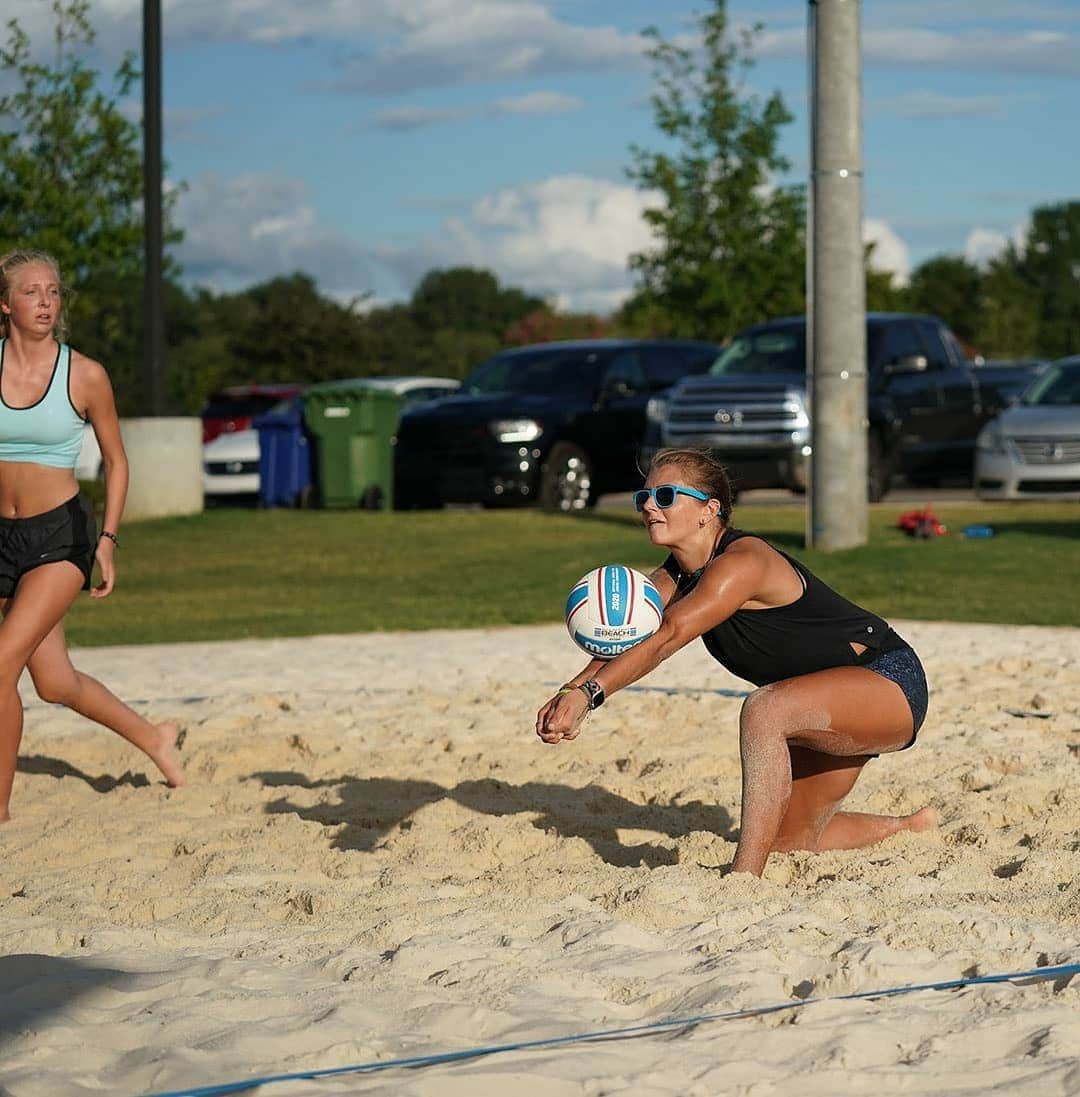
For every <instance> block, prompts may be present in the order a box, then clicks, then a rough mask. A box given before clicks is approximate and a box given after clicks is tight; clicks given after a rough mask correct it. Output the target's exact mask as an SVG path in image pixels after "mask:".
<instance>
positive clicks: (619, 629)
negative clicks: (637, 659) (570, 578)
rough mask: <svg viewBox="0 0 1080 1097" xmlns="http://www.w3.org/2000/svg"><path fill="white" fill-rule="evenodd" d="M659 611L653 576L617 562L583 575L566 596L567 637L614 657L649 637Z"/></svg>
mask: <svg viewBox="0 0 1080 1097" xmlns="http://www.w3.org/2000/svg"><path fill="white" fill-rule="evenodd" d="M663 614H664V602H663V599H662V598H661V597H660V592H659V591H658V590H657V589H656V587H655V585H654V584H653V582H652V580H651V579H650V578H649V577H648V576H647V575H644V574H643V573H642V572H640V571H636V570H635V569H634V568H628V567H623V566H622V565H620V564H608V565H606V566H604V567H600V568H595V569H594V570H593V571H590V572H589V573H588V574H587V575H583V576H582V577H581V579H579V580H578V582H577V583H575V584H574V589H573V590H571V591H570V596H569V597H568V598H567V599H566V627H567V629H568V631H569V632H570V638H571V639H572V640H573V641H574V643H575V644H577V646H578V647H579V648H581V650H582V651H584V652H585V653H586V654H588V655H591V656H593V657H594V658H597V659H614V658H615V656H616V655H619V654H621V653H622V652H624V651H626V650H627V648H632V647H633V646H634V645H635V644H640V643H641V641H642V640H647V639H648V638H649V637H650V636H652V634H653V633H654V632H655V631H656V630H657V628H658V627H659V625H660V620H661V618H662V617H663Z"/></svg>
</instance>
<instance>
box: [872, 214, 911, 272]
mask: <svg viewBox="0 0 1080 1097" xmlns="http://www.w3.org/2000/svg"><path fill="white" fill-rule="evenodd" d="M862 238H863V243H864V244H873V245H874V250H873V252H872V253H871V255H870V266H871V267H873V269H874V270H878V271H887V272H889V273H891V274H892V276H893V282H894V283H895V284H896V285H898V286H906V285H907V283H908V281H909V279H910V278H911V256H910V254H909V253H908V246H907V244H905V243H904V241H903V240H902V239H901V238H900V237H899V236H898V235H897V234H896V232H895V231H894V230H893V228H892V226H891V225H890V224H889V223H888V222H887V221H881V220H877V219H875V218H872V217H868V218H867V219H866V220H865V221H863V231H862Z"/></svg>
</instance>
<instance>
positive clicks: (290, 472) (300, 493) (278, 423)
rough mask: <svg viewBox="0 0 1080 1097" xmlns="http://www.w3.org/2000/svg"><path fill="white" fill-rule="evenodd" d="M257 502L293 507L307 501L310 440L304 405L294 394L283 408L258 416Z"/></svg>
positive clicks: (309, 480)
mask: <svg viewBox="0 0 1080 1097" xmlns="http://www.w3.org/2000/svg"><path fill="white" fill-rule="evenodd" d="M252 426H254V427H255V429H256V430H257V431H258V432H259V502H261V503H262V505H263V506H264V507H296V506H300V505H302V504H304V503H307V502H309V501H310V495H311V491H312V462H311V439H310V438H309V436H308V430H307V426H306V425H305V423H304V405H303V400H302V398H301V397H299V396H296V397H294V398H293V399H292V400H290V401H289V403H288V404H287V405H285V406H284V407H283V406H281V405H279V406H278V407H277V408H276V409H275V410H274V411H268V412H267V413H266V414H265V415H260V416H258V417H257V418H256V419H255V421H254V422H253V423H252Z"/></svg>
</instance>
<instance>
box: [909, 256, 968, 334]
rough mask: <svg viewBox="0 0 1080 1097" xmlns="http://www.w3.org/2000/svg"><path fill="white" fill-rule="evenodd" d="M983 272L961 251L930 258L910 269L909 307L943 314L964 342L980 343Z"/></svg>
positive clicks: (914, 309) (936, 314) (938, 314)
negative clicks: (962, 254) (963, 255)
mask: <svg viewBox="0 0 1080 1097" xmlns="http://www.w3.org/2000/svg"><path fill="white" fill-rule="evenodd" d="M982 292H983V276H982V274H981V273H980V271H979V268H978V267H976V266H975V265H974V264H972V263H969V262H968V261H967V260H966V259H964V258H963V257H962V256H959V255H939V256H936V257H935V258H933V259H928V260H927V261H926V262H925V263H922V264H921V265H919V266H918V267H916V268H915V270H914V271H912V273H911V282H910V284H909V286H908V290H907V301H908V307H909V308H911V309H912V310H913V311H915V312H929V313H933V314H934V315H935V316H940V317H941V318H942V319H943V320H945V321H946V323H948V324H949V326H950V327H951V328H952V329H953V331H954V332H956V334H957V336H958V337H959V338H960V339H961V340H962V341H963V342H965V343H968V344H971V345H977V344H978V342H979V334H980V328H981V326H982V323H981V322H982Z"/></svg>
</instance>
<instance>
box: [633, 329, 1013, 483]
mask: <svg viewBox="0 0 1080 1097" xmlns="http://www.w3.org/2000/svg"><path fill="white" fill-rule="evenodd" d="M866 350H867V419H868V423H869V433H868V440H867V448H868V476H867V480H868V482H867V496H868V498H869V499H870V500H871V502H876V501H877V500H879V499H881V498H882V497H883V496H884V495H885V493H886V491H888V489H889V485H890V483H891V481H892V479H893V477H894V474H896V473H902V474H903V475H904V476H905V477H906V478H907V480H908V481H909V482H911V483H918V484H927V485H929V484H934V483H940V482H942V481H944V480H954V479H957V480H958V479H962V480H966V481H968V482H970V480H971V475H972V465H973V458H974V453H975V436H976V435H977V434H978V432H979V428H980V427H981V426H982V425H983V423H985V422H986V421H987V420H988V419H990V418H992V417H993V416H994V415H995V414H997V412H998V411H999V410H1000V408H1001V404H1002V401H1001V399H1000V398H999V397H998V396H997V394H996V393H995V392H993V391H984V390H983V389H982V388H980V385H979V380H978V375H977V371H976V369H975V368H974V367H973V365H972V364H971V363H970V362H969V361H968V360H967V359H966V358H965V357H964V355H963V352H962V351H961V349H960V344H959V343H958V341H957V339H956V336H955V335H953V333H952V332H951V331H950V330H949V328H948V327H947V326H946V325H945V324H944V323H942V321H941V320H939V319H937V318H936V317H934V316H923V315H913V314H908V313H888V312H872V313H868V314H867V318H866ZM679 445H709V446H711V447H713V448H715V449H716V450H717V451H718V452H719V454H720V456H721V457H722V459H723V460H724V461H725V462H726V463H727V465H728V468H729V470H730V472H731V476H732V481H733V483H734V484H735V486H736V488H737V489H739V490H745V489H749V488H772V487H780V488H789V489H791V490H792V491H804V490H805V489H806V473H807V458H808V457H809V456H810V454H811V429H810V405H809V398H808V396H807V385H806V318H805V317H802V316H789V317H784V318H781V319H777V320H770V321H768V322H766V323H762V324H754V325H753V326H751V327H748V328H746V329H745V330H743V331H741V332H739V334H738V335H736V336H735V337H734V338H733V339H731V340H730V342H729V343H728V344H727V345H726V346H725V348H724V350H723V352H722V353H721V354H720V355H719V356H718V357H717V359H716V361H715V362H714V363H713V364H712V366H710V368H709V370H708V372H707V373H704V374H702V375H700V376H697V377H688V378H685V379H683V380H682V381H680V382H679V383H678V384H676V385H675V386H673V387H672V389H671V390H670V391H669V392H668V393H667V394H665V395H664V396H663V397H662V398H659V399H655V400H653V401H651V402H650V404H649V406H648V411H647V424H646V432H645V437H644V441H643V455H642V456H643V460H644V461H646V462H647V461H648V459H649V457H650V456H651V455H652V453H653V452H655V450H656V449H658V448H659V447H661V446H679Z"/></svg>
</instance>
